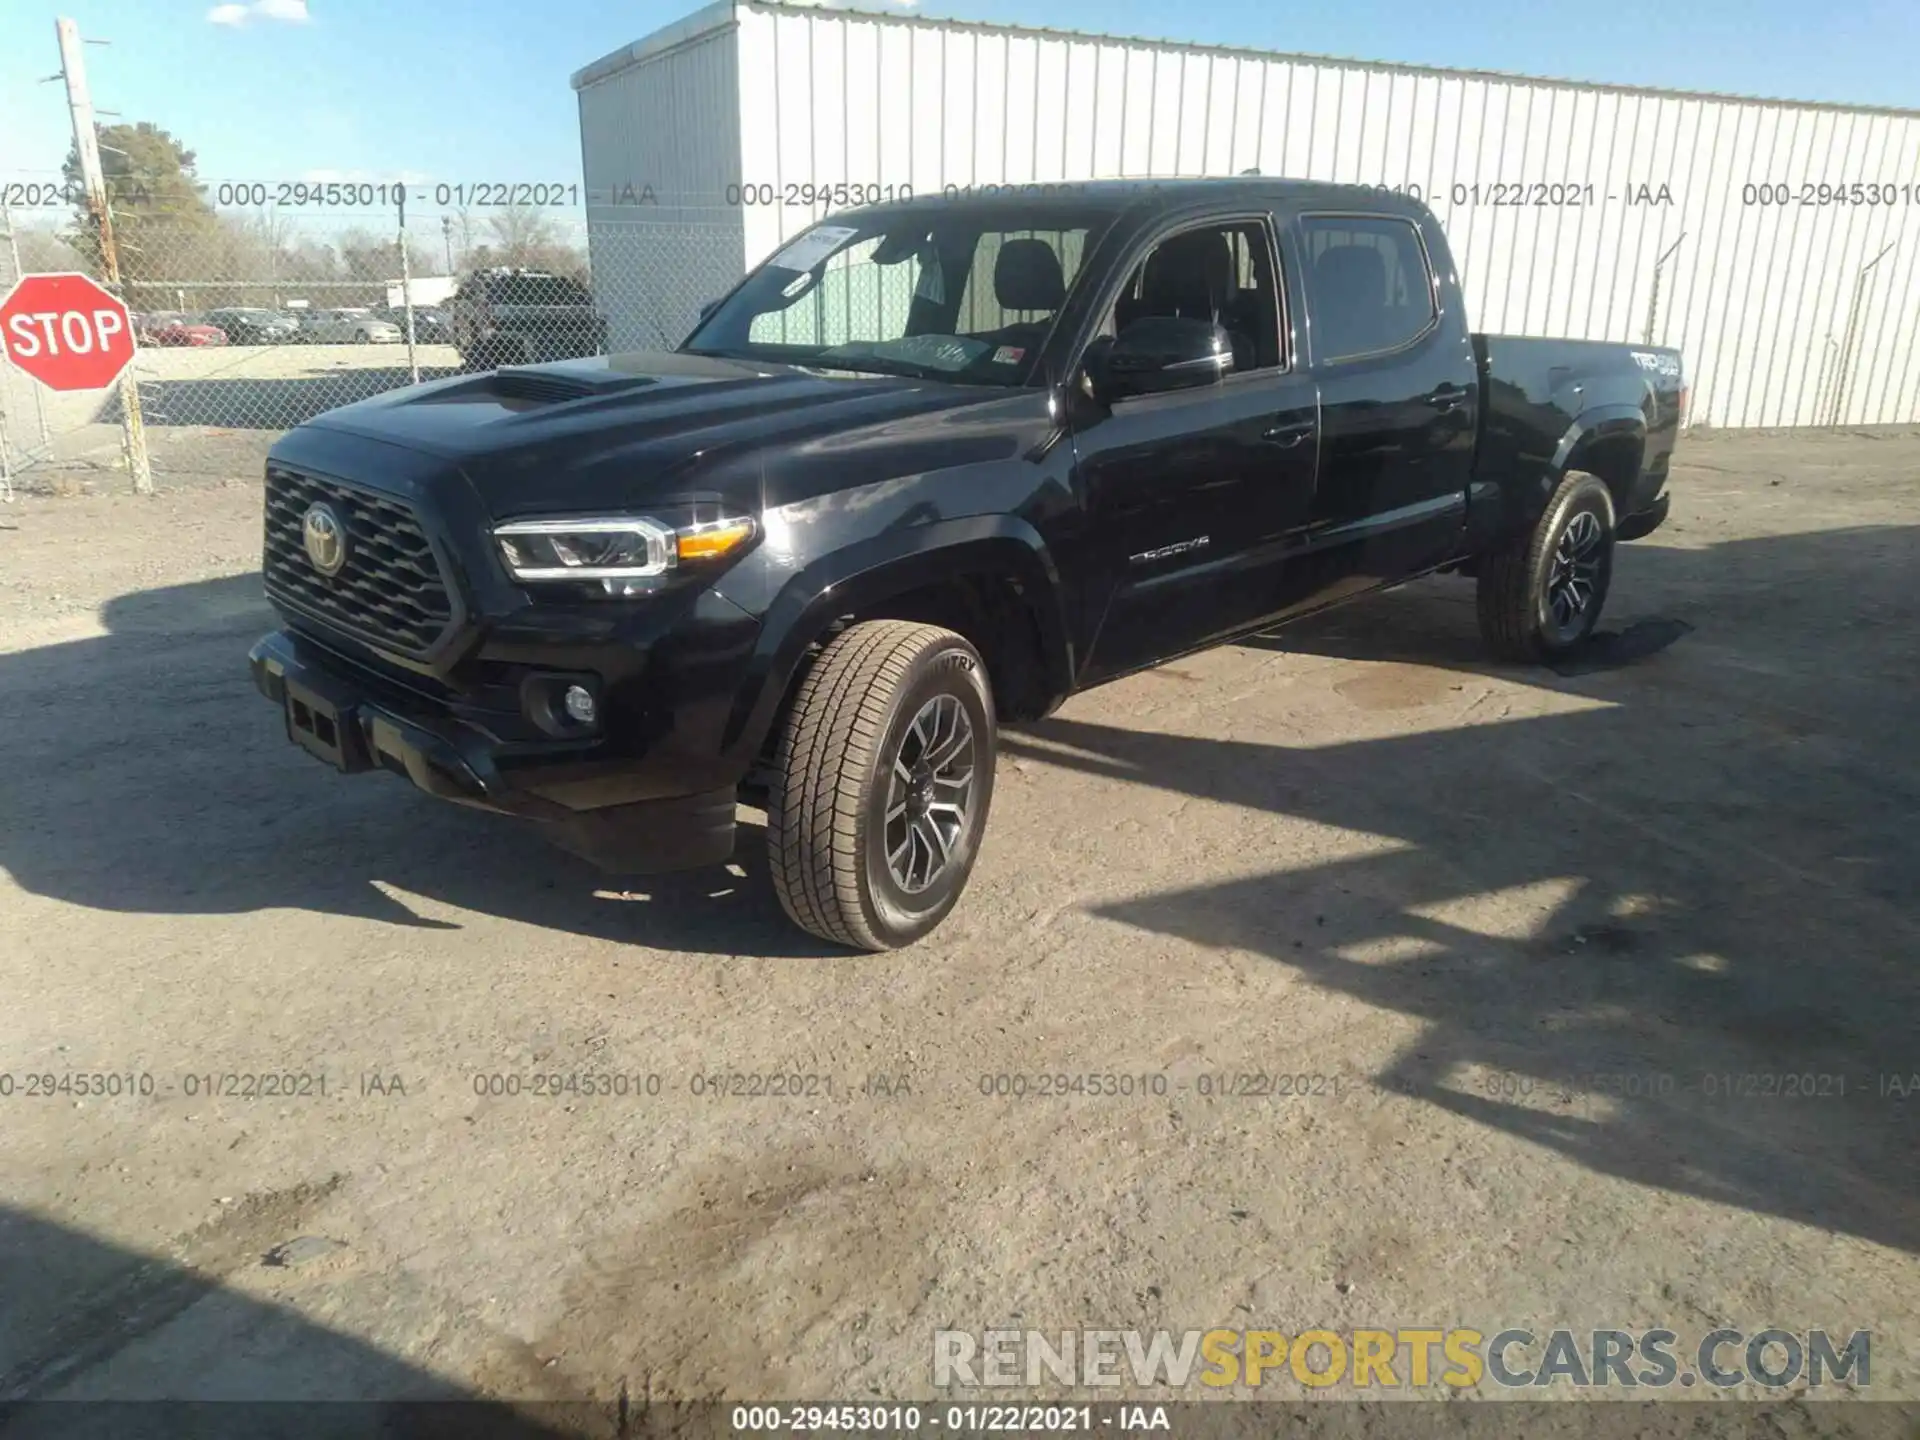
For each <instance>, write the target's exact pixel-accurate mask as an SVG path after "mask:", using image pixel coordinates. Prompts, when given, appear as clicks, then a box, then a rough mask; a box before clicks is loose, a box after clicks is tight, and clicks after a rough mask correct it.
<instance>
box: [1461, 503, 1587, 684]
mask: <svg viewBox="0 0 1920 1440" xmlns="http://www.w3.org/2000/svg"><path fill="white" fill-rule="evenodd" d="M1613 547H1614V516H1613V493H1612V492H1611V491H1610V490H1608V489H1607V486H1606V482H1605V481H1603V480H1601V479H1600V477H1599V476H1597V475H1589V474H1587V473H1586V472H1584V471H1580V470H1573V471H1569V472H1568V473H1567V476H1566V478H1565V479H1564V480H1562V481H1561V482H1560V486H1559V488H1558V489H1556V490H1555V491H1554V492H1553V498H1552V499H1550V500H1549V501H1548V502H1547V508H1546V510H1545V512H1544V513H1543V514H1542V515H1541V516H1540V520H1539V523H1538V524H1536V525H1535V526H1534V528H1533V529H1532V531H1530V532H1529V533H1528V534H1526V535H1523V536H1521V537H1519V538H1518V539H1516V540H1514V541H1512V542H1511V543H1510V544H1509V545H1508V546H1507V548H1506V549H1504V550H1500V551H1498V552H1496V553H1494V554H1493V555H1490V556H1488V557H1487V559H1486V560H1485V561H1484V562H1483V563H1482V565H1481V566H1480V575H1479V587H1480V588H1479V610H1480V634H1481V638H1482V639H1484V640H1485V641H1486V643H1487V646H1488V648H1489V649H1491V650H1492V651H1493V653H1494V654H1495V655H1497V656H1499V657H1500V658H1501V659H1503V660H1517V661H1522V662H1531V661H1539V660H1551V659H1554V658H1556V657H1558V656H1561V655H1564V654H1566V653H1567V652H1568V651H1570V650H1573V649H1574V648H1575V647H1577V646H1578V645H1579V644H1580V643H1581V642H1582V641H1584V640H1585V639H1586V638H1587V636H1589V635H1591V634H1592V633H1593V627H1594V626H1595V625H1596V624H1598V623H1599V620H1600V611H1601V608H1602V607H1603V606H1604V605H1605V604H1606V603H1607V588H1608V586H1609V584H1610V583H1611V582H1612V579H1613Z"/></svg>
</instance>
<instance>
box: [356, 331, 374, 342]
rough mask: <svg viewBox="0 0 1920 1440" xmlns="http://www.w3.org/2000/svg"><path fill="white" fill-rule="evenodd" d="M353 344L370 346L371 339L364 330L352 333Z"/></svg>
mask: <svg viewBox="0 0 1920 1440" xmlns="http://www.w3.org/2000/svg"><path fill="white" fill-rule="evenodd" d="M353 343H354V344H356V345H371V344H372V343H373V337H372V336H371V335H369V334H367V332H366V331H364V330H358V331H355V332H354V336H353Z"/></svg>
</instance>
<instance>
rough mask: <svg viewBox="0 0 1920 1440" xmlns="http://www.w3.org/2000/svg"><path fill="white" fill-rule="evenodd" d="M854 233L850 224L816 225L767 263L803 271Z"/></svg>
mask: <svg viewBox="0 0 1920 1440" xmlns="http://www.w3.org/2000/svg"><path fill="white" fill-rule="evenodd" d="M855 233H856V231H855V230H854V227H853V226H851V225H817V226H815V227H814V228H813V229H811V230H809V231H808V232H807V233H806V234H804V235H802V236H801V237H800V238H799V239H798V240H796V241H794V242H793V243H792V244H791V245H789V246H787V248H786V249H784V250H782V251H781V252H780V253H779V254H778V255H776V256H774V257H773V259H771V260H770V261H768V262H767V263H768V264H769V265H774V266H777V267H778V268H779V269H782V270H799V271H801V272H803V273H804V272H805V271H808V270H811V269H813V267H814V266H816V265H818V264H819V263H820V262H821V261H822V260H824V259H826V258H827V256H829V255H831V254H832V253H833V252H834V251H836V250H838V249H839V248H840V247H841V246H842V245H844V244H846V243H847V241H849V240H851V239H852V238H853V236H854V235H855Z"/></svg>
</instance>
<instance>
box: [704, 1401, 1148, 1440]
mask: <svg viewBox="0 0 1920 1440" xmlns="http://www.w3.org/2000/svg"><path fill="white" fill-rule="evenodd" d="M729 1421H730V1424H731V1428H732V1430H733V1432H734V1433H735V1434H736V1435H810V1434H815V1433H819V1434H836V1435H845V1434H848V1433H851V1434H855V1435H860V1434H873V1435H900V1434H914V1433H916V1432H923V1431H932V1432H938V1431H943V1430H944V1431H952V1432H954V1433H955V1434H963V1435H978V1434H1010V1435H1032V1434H1044V1435H1090V1434H1093V1433H1095V1432H1096V1431H1097V1432H1101V1433H1107V1434H1111V1433H1113V1432H1114V1431H1123V1432H1126V1431H1162V1432H1166V1431H1171V1430H1172V1429H1173V1424H1172V1421H1171V1420H1170V1419H1169V1417H1168V1415H1167V1407H1166V1406H1164V1405H1152V1404H1144V1405H1143V1404H1134V1403H1102V1404H1098V1405H1060V1404H1053V1405H1006V1404H1000V1405H992V1404H989V1405H945V1406H941V1405H913V1404H875V1403H865V1402H863V1403H857V1404H800V1405H736V1406H734V1407H733V1411H732V1414H731V1415H730V1416H729Z"/></svg>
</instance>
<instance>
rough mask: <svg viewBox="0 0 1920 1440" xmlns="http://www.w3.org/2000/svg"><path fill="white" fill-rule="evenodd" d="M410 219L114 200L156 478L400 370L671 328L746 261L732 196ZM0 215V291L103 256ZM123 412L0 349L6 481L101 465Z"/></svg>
mask: <svg viewBox="0 0 1920 1440" xmlns="http://www.w3.org/2000/svg"><path fill="white" fill-rule="evenodd" d="M409 219H410V220H411V221H412V223H411V224H410V226H409V227H408V228H405V229H403V228H400V226H398V225H397V224H395V223H394V217H391V216H388V217H353V218H351V219H348V220H342V219H340V218H338V217H327V218H326V219H325V220H318V221H316V220H306V221H289V220H287V219H285V218H282V217H253V216H242V215H234V214H230V213H226V212H221V213H217V214H215V215H213V216H210V217H209V216H197V217H195V218H194V219H193V220H192V221H191V222H187V223H183V222H181V221H178V220H174V219H169V218H167V217H146V216H135V217H128V218H122V217H119V216H116V230H117V238H118V250H119V256H120V269H121V275H122V283H121V284H120V285H119V286H118V287H110V288H117V293H118V294H119V295H120V297H121V298H122V299H123V300H124V301H125V302H126V304H127V307H128V309H129V310H130V311H131V312H132V314H133V317H134V335H135V344H136V350H135V354H134V359H133V374H134V377H135V379H136V382H137V385H138V391H139V397H140V406H141V411H142V415H143V418H144V422H145V429H146V435H147V442H148V449H149V454H150V456H151V461H152V467H153V472H154V476H155V478H156V480H158V481H160V482H161V483H165V481H166V480H167V479H168V478H169V477H175V478H182V477H186V476H192V475H200V476H208V477H222V476H224V477H235V478H237V477H242V476H247V475H251V474H255V473H257V472H258V470H259V468H260V463H261V461H262V460H263V459H264V457H265V453H266V451H267V449H268V447H270V446H271V445H272V443H273V441H274V440H275V439H277V438H278V437H279V436H280V435H281V434H282V433H284V432H285V431H286V430H288V429H290V428H292V427H293V426H296V425H299V424H301V423H302V422H303V421H306V420H309V419H311V418H312V417H314V416H315V415H318V414H321V413H322V412H324V411H327V410H331V409H334V408H335V407H337V406H340V405H346V404H350V403H352V402H354V401H356V400H363V399H366V398H368V397H369V396H372V395H377V394H379V393H381V392H383V391H387V390H392V389H396V388H398V387H400V386H405V385H411V384H414V383H418V382H422V381H430V380H437V379H442V378H444V377H447V376H451V375H457V374H460V373H462V372H463V371H471V370H478V369H485V368H490V367H492V366H494V365H500V364H514V363H537V362H540V361H545V360H555V359H564V358H571V357H574V356H582V355H593V354H601V353H611V352H617V351H623V350H642V349H670V348H672V347H673V346H675V345H677V344H678V343H679V342H680V341H681V340H682V339H683V338H684V337H685V335H686V333H687V332H688V331H689V330H690V329H691V328H692V326H693V324H694V322H695V320H697V318H698V316H699V311H700V307H701V305H702V304H703V303H704V302H705V301H707V300H709V299H712V298H714V297H716V296H718V295H720V294H722V293H724V292H725V291H726V290H727V289H728V288H730V287H731V286H732V284H733V283H734V282H735V281H736V280H737V279H738V278H739V277H740V274H741V272H742V267H743V254H742V246H741V238H740V226H739V221H738V218H737V215H734V214H727V213H722V214H719V215H716V216H714V217H712V218H705V217H701V218H696V219H692V220H687V219H679V220H676V221H673V222H659V221H635V220H631V219H626V218H619V219H604V220H602V219H588V220H582V219H579V218H577V217H565V218H562V217H559V216H556V215H554V214H552V213H550V212H518V211H516V212H513V213H508V214H496V215H493V216H490V217H486V218H484V219H482V220H480V221H478V222H476V221H473V220H471V219H470V218H469V217H467V216H464V215H461V216H445V217H440V216H430V217H427V218H426V219H425V220H424V222H423V221H421V220H418V219H413V217H409ZM383 222H384V224H385V226H386V228H385V230H384V232H383V231H382V230H380V229H378V228H376V226H378V225H380V224H382V223H383ZM0 225H3V226H4V229H5V231H6V238H5V239H4V240H0V293H4V291H5V290H6V289H7V288H9V287H10V286H11V285H12V284H13V283H14V281H15V280H16V279H18V278H20V277H21V276H22V275H28V274H35V273H46V272H56V271H77V272H81V273H85V274H89V275H92V276H93V277H94V278H96V279H99V278H101V276H102V273H103V271H102V267H101V265H100V264H99V263H98V259H97V256H96V255H94V254H93V253H92V251H91V249H90V247H89V246H88V244H87V242H86V238H85V236H84V234H83V233H81V232H79V231H78V230H77V229H76V227H74V226H72V225H70V224H68V225H62V224H59V223H49V222H48V221H46V220H44V219H38V220H36V219H32V218H29V219H23V218H21V217H20V216H19V215H18V214H17V213H16V214H14V215H11V216H6V217H4V218H3V219H0ZM120 422H121V414H120V400H119V396H118V392H117V391H115V390H111V389H109V390H94V391H78V392H71V393H57V392H54V391H51V390H48V389H46V388H45V387H43V386H41V385H40V384H39V383H38V382H36V381H34V380H33V379H31V378H30V377H29V376H27V375H25V374H24V373H22V372H20V371H19V370H17V369H15V368H14V367H13V366H11V365H10V364H6V363H5V362H0V447H3V449H0V454H3V455H4V459H5V461H6V463H5V466H4V467H3V468H0V485H4V484H5V483H6V481H7V477H11V480H12V482H13V483H14V484H15V485H17V486H20V487H22V488H26V489H52V490H61V489H85V488H103V487H110V485H111V483H112V481H111V477H112V475H113V474H114V473H115V472H116V471H121V470H122V467H123V465H124V460H123V459H122V456H121V441H120ZM122 473H123V472H122Z"/></svg>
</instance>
